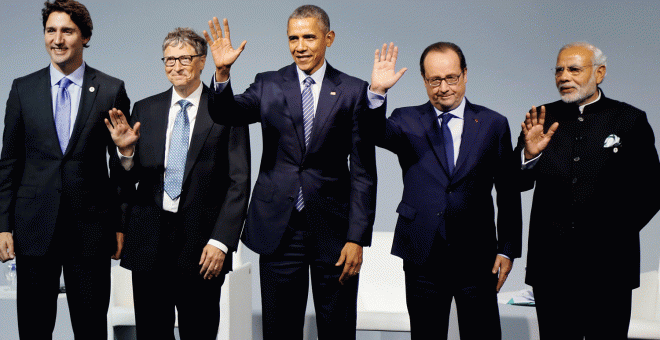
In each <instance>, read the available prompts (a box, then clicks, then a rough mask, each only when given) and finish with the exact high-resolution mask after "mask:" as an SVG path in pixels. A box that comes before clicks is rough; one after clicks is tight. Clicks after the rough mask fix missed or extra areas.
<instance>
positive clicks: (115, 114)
mask: <svg viewBox="0 0 660 340" xmlns="http://www.w3.org/2000/svg"><path fill="white" fill-rule="evenodd" d="M108 114H109V116H110V119H109V120H108V118H106V119H105V126H107V127H108V130H109V131H110V136H112V140H113V141H114V142H115V145H116V146H117V148H118V149H119V152H121V153H122V154H123V155H124V156H131V155H132V154H133V150H134V146H135V143H137V141H138V139H139V138H140V122H137V123H135V125H134V126H133V127H132V128H131V126H130V125H129V124H128V121H127V120H126V116H124V114H123V113H122V112H121V110H117V109H115V108H113V109H112V110H110V111H108Z"/></svg>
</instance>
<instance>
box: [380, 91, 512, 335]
mask: <svg viewBox="0 0 660 340" xmlns="http://www.w3.org/2000/svg"><path fill="white" fill-rule="evenodd" d="M464 100H465V110H464V117H463V118H464V119H463V131H462V135H461V144H460V150H459V153H458V158H457V160H456V167H455V169H454V171H453V173H451V174H450V173H449V171H448V169H449V167H448V164H447V162H448V161H447V157H446V154H445V147H444V142H443V138H442V135H441V130H440V125H439V123H438V117H437V113H436V110H435V109H434V107H433V105H432V104H431V103H430V102H427V103H426V104H423V105H419V106H414V107H404V108H400V109H396V110H394V112H392V115H391V116H390V117H389V119H387V120H385V116H384V115H382V116H381V117H379V120H378V121H375V122H374V123H375V124H376V126H377V128H378V130H377V131H378V134H377V138H376V140H377V143H376V144H377V145H378V146H380V147H383V148H386V149H388V150H390V151H392V152H394V153H395V154H396V155H397V156H398V158H399V163H400V165H401V169H402V171H403V184H404V189H403V197H402V199H401V203H400V204H399V206H398V208H397V212H398V213H399V219H398V221H397V224H396V230H395V232H394V241H393V245H392V254H394V255H396V256H398V257H401V258H402V259H403V261H404V262H403V263H404V270H405V272H406V300H407V305H408V312H409V314H410V322H411V331H412V336H413V339H430V338H439V337H446V336H447V327H448V322H449V311H450V308H451V307H450V306H451V300H452V297H454V298H456V305H457V308H458V313H459V314H458V316H459V319H458V320H459V326H460V331H461V338H463V339H497V338H499V337H500V324H499V313H498V308H497V299H496V286H497V276H496V275H494V274H492V272H491V270H492V268H493V265H494V263H495V259H496V256H497V254H504V255H506V256H508V257H509V258H510V259H512V260H513V259H514V258H517V257H520V252H521V246H522V242H521V238H522V213H521V209H520V193H519V192H518V190H517V187H516V185H515V181H514V180H513V175H514V173H515V171H514V170H515V164H514V163H513V162H512V155H513V154H512V150H511V133H510V130H509V124H508V122H507V119H506V118H505V117H503V116H502V115H500V114H498V113H497V112H495V111H492V110H490V109H488V108H486V107H483V106H479V105H474V104H472V103H470V102H469V101H467V99H464ZM454 119H460V118H454ZM493 187H495V189H496V190H497V207H498V214H497V228H496V224H495V212H494V206H493V198H492V194H491V192H492V189H493ZM429 306H433V307H431V308H429Z"/></svg>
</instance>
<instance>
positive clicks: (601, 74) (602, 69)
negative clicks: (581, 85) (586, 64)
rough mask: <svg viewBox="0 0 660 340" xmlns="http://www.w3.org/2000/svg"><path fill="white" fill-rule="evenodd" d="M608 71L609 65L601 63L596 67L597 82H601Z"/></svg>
mask: <svg viewBox="0 0 660 340" xmlns="http://www.w3.org/2000/svg"><path fill="white" fill-rule="evenodd" d="M606 73H607V66H605V65H600V66H598V68H597V69H596V84H600V83H602V82H603V79H605V74H606Z"/></svg>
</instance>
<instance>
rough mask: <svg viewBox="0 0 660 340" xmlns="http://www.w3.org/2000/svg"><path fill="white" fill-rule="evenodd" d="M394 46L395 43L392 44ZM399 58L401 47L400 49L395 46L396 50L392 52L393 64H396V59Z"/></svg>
mask: <svg viewBox="0 0 660 340" xmlns="http://www.w3.org/2000/svg"><path fill="white" fill-rule="evenodd" d="M392 44H394V43H392ZM398 57H399V47H398V46H394V49H393V51H392V62H393V63H394V64H396V59H397V58H398Z"/></svg>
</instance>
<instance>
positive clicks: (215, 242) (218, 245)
mask: <svg viewBox="0 0 660 340" xmlns="http://www.w3.org/2000/svg"><path fill="white" fill-rule="evenodd" d="M208 244H210V245H212V246H214V247H216V248H218V249H220V250H222V252H223V253H225V255H226V254H227V253H228V251H229V248H228V247H227V246H226V245H225V244H224V243H222V242H220V241H218V240H214V239H210V240H209V243H208Z"/></svg>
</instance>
